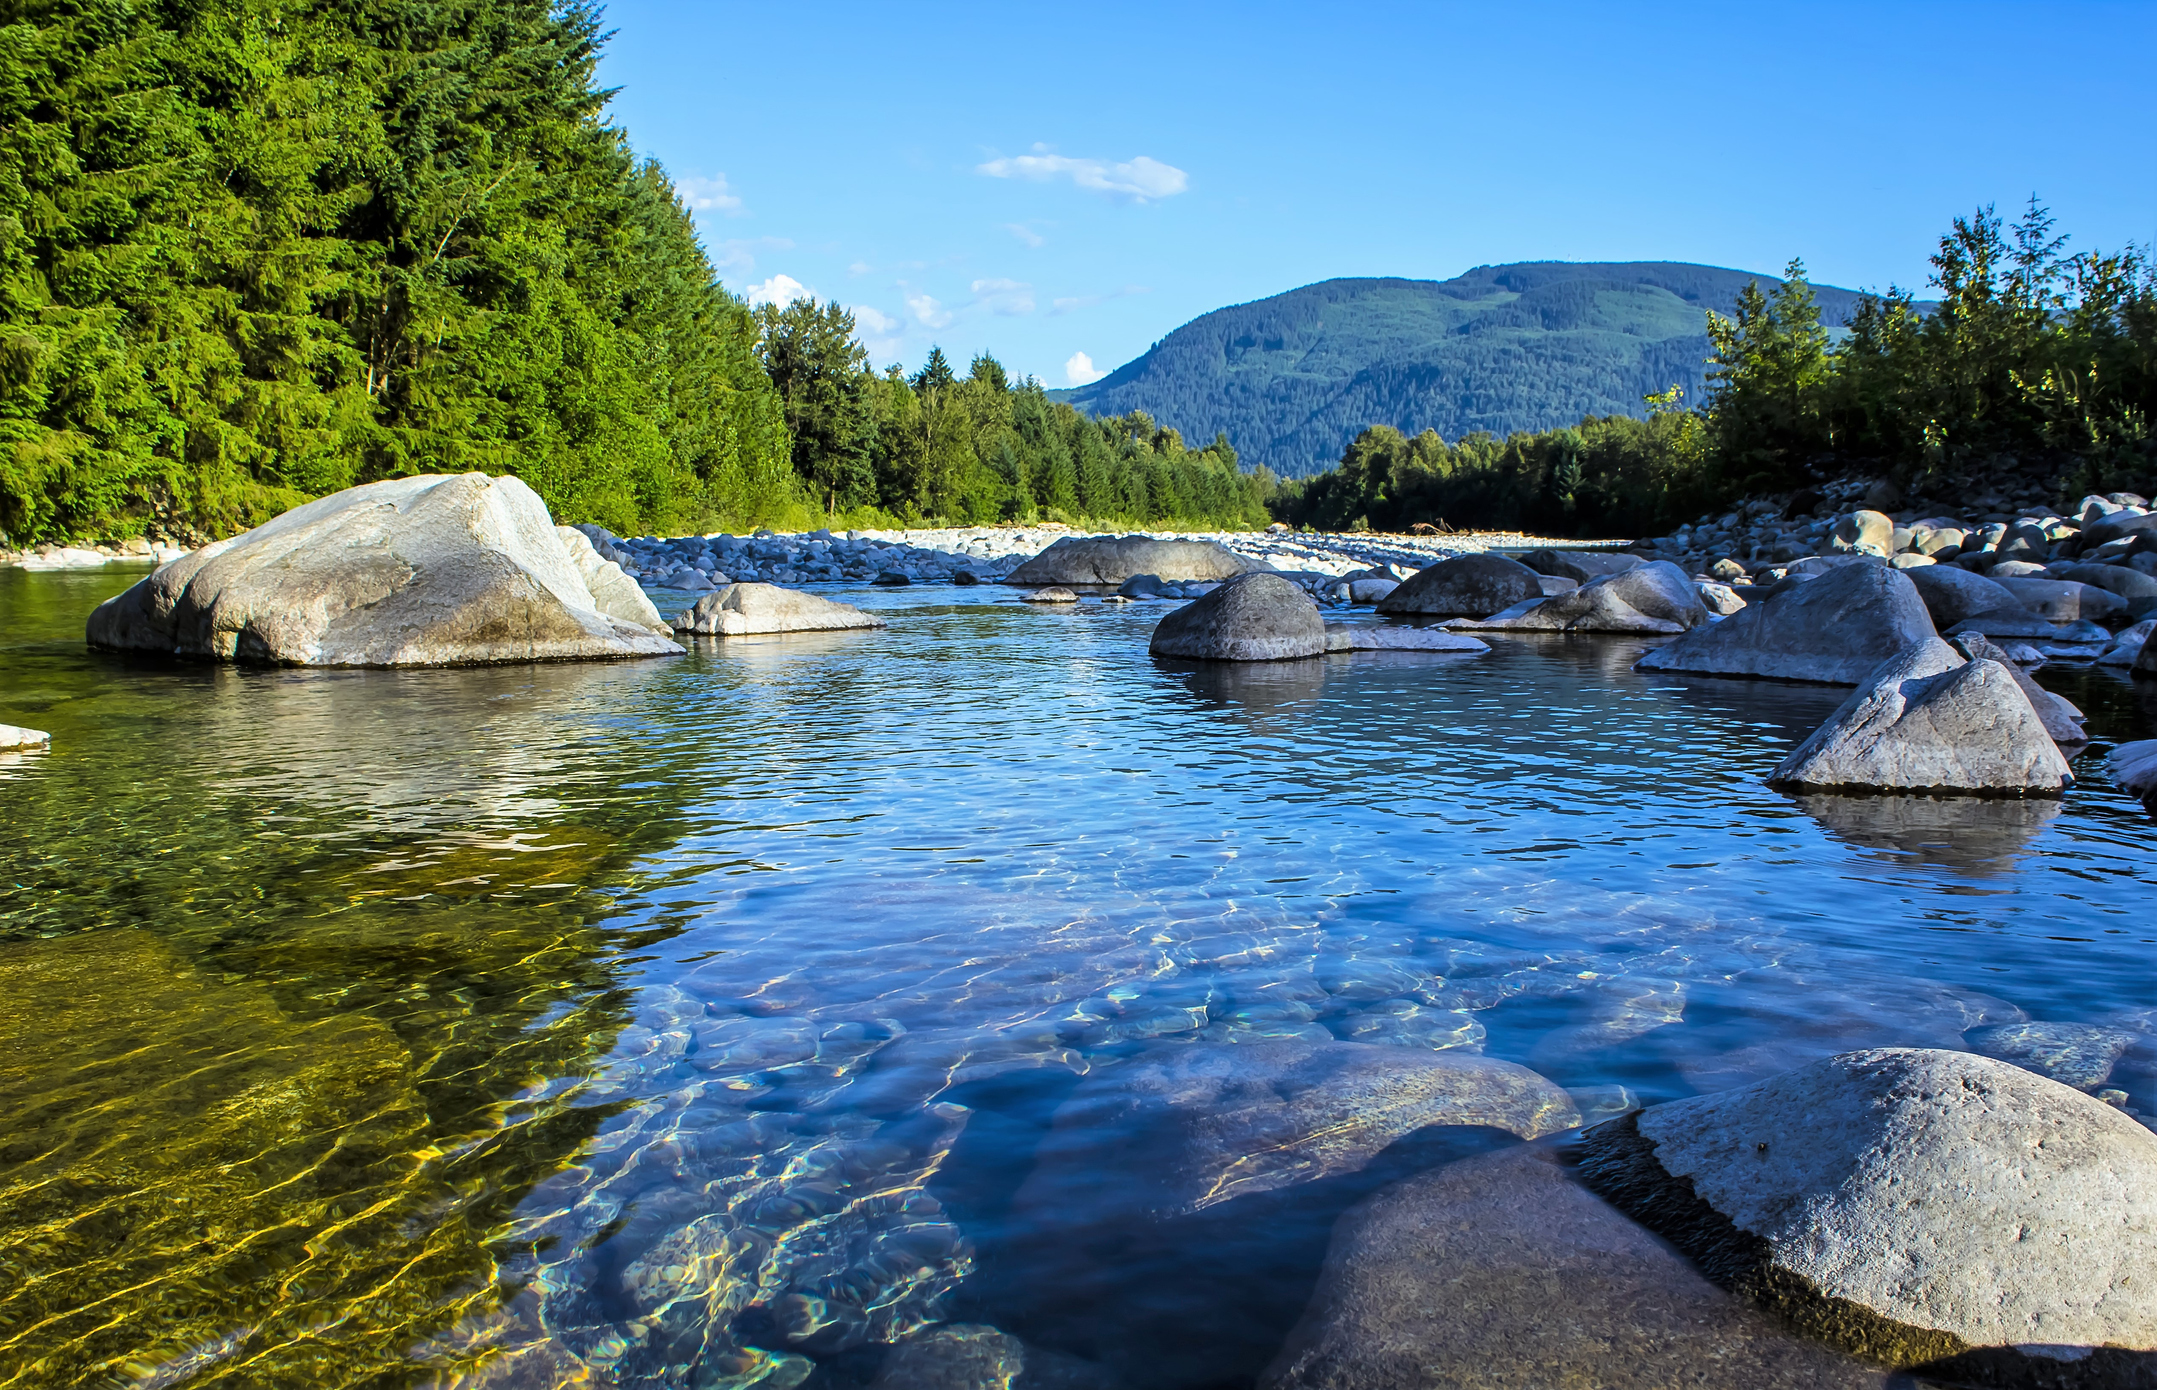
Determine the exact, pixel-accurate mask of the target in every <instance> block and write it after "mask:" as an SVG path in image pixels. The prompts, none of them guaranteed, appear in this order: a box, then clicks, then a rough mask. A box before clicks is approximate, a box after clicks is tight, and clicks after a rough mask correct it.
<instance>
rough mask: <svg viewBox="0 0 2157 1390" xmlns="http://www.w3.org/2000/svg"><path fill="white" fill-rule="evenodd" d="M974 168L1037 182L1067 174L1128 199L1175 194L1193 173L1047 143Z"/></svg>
mask: <svg viewBox="0 0 2157 1390" xmlns="http://www.w3.org/2000/svg"><path fill="white" fill-rule="evenodd" d="M974 172H976V173H979V174H987V175H988V176H989V177H990V178H992V179H1027V180H1030V181H1032V182H1034V183H1048V182H1050V181H1052V180H1055V179H1066V178H1067V179H1069V180H1071V182H1072V183H1074V184H1076V185H1077V186H1078V187H1080V188H1083V189H1085V190H1086V191H1087V192H1089V193H1099V194H1101V195H1102V196H1103V197H1107V198H1114V199H1116V200H1117V201H1119V202H1127V203H1150V202H1153V201H1154V200H1156V199H1159V198H1172V197H1174V196H1175V195H1176V194H1178V193H1181V192H1183V191H1184V190H1185V189H1187V188H1189V187H1190V186H1191V176H1190V175H1189V174H1186V173H1185V172H1184V171H1183V170H1181V169H1178V168H1177V167H1176V166H1175V165H1173V164H1163V163H1162V162H1161V161H1159V160H1158V159H1149V158H1147V157H1146V156H1145V155H1139V156H1138V157H1137V158H1135V159H1128V160H1124V161H1122V162H1120V163H1115V164H1111V163H1109V162H1108V161H1107V160H1105V159H1073V158H1072V157H1071V156H1069V155H1062V154H1055V153H1052V152H1051V151H1050V149H1049V147H1048V146H1047V145H1036V146H1034V152H1033V153H1032V154H1022V155H1017V156H1012V157H1004V158H998V159H992V160H989V161H988V162H987V163H985V164H977V165H975V166H974Z"/></svg>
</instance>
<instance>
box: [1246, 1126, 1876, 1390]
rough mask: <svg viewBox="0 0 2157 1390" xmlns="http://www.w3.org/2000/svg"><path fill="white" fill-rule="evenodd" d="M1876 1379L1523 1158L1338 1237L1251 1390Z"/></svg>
mask: <svg viewBox="0 0 2157 1390" xmlns="http://www.w3.org/2000/svg"><path fill="white" fill-rule="evenodd" d="M1888 1383H1889V1377H1888V1374H1887V1373H1886V1372H1885V1371H1882V1370H1881V1369H1879V1368H1877V1367H1874V1366H1870V1365H1868V1364H1866V1363H1865V1362H1863V1361H1860V1360H1857V1359H1856V1358H1854V1357H1851V1356H1848V1355H1845V1354H1842V1353H1840V1352H1837V1351H1835V1350H1833V1349H1831V1348H1829V1347H1825V1346H1822V1345H1820V1344H1818V1343H1816V1342H1813V1341H1811V1340H1808V1339H1806V1338H1804V1337H1801V1336H1798V1335H1795V1334H1793V1333H1792V1332H1791V1331H1789V1330H1788V1329H1787V1328H1785V1327H1783V1326H1782V1325H1781V1324H1780V1323H1779V1322H1778V1321H1777V1320H1776V1319H1775V1318H1774V1317H1772V1316H1770V1315H1769V1314H1767V1313H1764V1312H1761V1311H1759V1310H1757V1309H1755V1308H1752V1307H1750V1306H1749V1305H1747V1304H1746V1303H1745V1302H1744V1301H1742V1300H1741V1299H1739V1298H1737V1297H1735V1296H1733V1295H1732V1294H1731V1293H1729V1292H1728V1291H1727V1290H1724V1289H1721V1288H1718V1287H1717V1286H1716V1285H1715V1284H1714V1283H1712V1282H1710V1281H1709V1280H1708V1279H1707V1278H1705V1277H1704V1276H1703V1275H1702V1274H1701V1273H1700V1272H1699V1271H1698V1270H1696V1269H1694V1268H1693V1267H1692V1266H1691V1265H1690V1264H1688V1263H1687V1262H1686V1261H1685V1259H1684V1258H1683V1257H1681V1256H1680V1255H1679V1254H1678V1253H1677V1252H1676V1251H1674V1250H1673V1249H1671V1247H1670V1246H1668V1245H1666V1244H1664V1243H1663V1242H1662V1241H1660V1240H1658V1239H1656V1238H1655V1237H1654V1236H1653V1235H1651V1234H1649V1233H1648V1232H1647V1231H1645V1230H1643V1229H1642V1228H1641V1227H1640V1226H1638V1225H1636V1224H1635V1223H1634V1222H1632V1221H1630V1220H1628V1219H1627V1218H1626V1217H1625V1216H1624V1215H1623V1214H1621V1213H1620V1212H1618V1211H1616V1210H1614V1209H1613V1208H1612V1207H1611V1206H1610V1205H1609V1204H1608V1203H1606V1202H1604V1201H1603V1200H1602V1199H1601V1198H1599V1197H1597V1196H1596V1195H1595V1194H1594V1193H1592V1192H1589V1191H1588V1190H1587V1189H1586V1188H1584V1187H1583V1186H1582V1185H1581V1184H1580V1183H1579V1182H1578V1181H1576V1180H1575V1179H1574V1178H1573V1176H1572V1175H1571V1174H1570V1173H1568V1172H1567V1170H1566V1168H1565V1166H1564V1164H1563V1163H1562V1162H1561V1161H1560V1160H1559V1158H1558V1156H1557V1155H1555V1154H1553V1153H1551V1152H1550V1151H1549V1150H1547V1149H1545V1148H1543V1147H1542V1146H1533V1147H1531V1146H1527V1145H1522V1146H1519V1147H1516V1148H1511V1149H1506V1150H1502V1151H1500V1152H1498V1153H1494V1154H1487V1155H1484V1156H1482V1157H1479V1158H1472V1159H1469V1160H1466V1161H1465V1162H1460V1163H1454V1164H1451V1165H1449V1166H1447V1167H1444V1168H1439V1169H1436V1170H1434V1171H1431V1172H1427V1173H1423V1174H1420V1175H1418V1176H1416V1177H1413V1178H1409V1179H1408V1180H1406V1181H1404V1182H1400V1183H1396V1184H1394V1185H1393V1186H1391V1187H1389V1188H1386V1189H1385V1190H1383V1191H1381V1192H1379V1193H1377V1194H1376V1195H1375V1196H1373V1197H1371V1198H1369V1199H1368V1200H1367V1201H1365V1202H1364V1203H1363V1204H1362V1205H1361V1206H1358V1207H1356V1208H1354V1209H1352V1210H1351V1211H1349V1213H1348V1214H1347V1215H1346V1216H1344V1217H1342V1218H1341V1221H1340V1224H1339V1225H1338V1226H1336V1227H1335V1228H1334V1233H1333V1243H1332V1246H1331V1248H1330V1250H1329V1251H1328V1252H1327V1255H1326V1264H1325V1271H1324V1273H1323V1274H1321V1275H1320V1276H1319V1281H1318V1288H1317V1290H1316V1292H1315V1293H1314V1295H1313V1296H1312V1299H1311V1302H1310V1306H1309V1308H1308V1309H1307V1310H1306V1311H1305V1312H1304V1314H1303V1317H1302V1319H1301V1321H1299V1322H1298V1323H1297V1325H1296V1328H1295V1330H1294V1331H1293V1332H1291V1333H1290V1334H1289V1337H1288V1341H1287V1344H1286V1345H1285V1346H1283V1347H1282V1349H1281V1352H1280V1354H1279V1356H1277V1357H1276V1358H1275V1359H1274V1362H1273V1364H1272V1365H1271V1366H1270V1367H1268V1368H1267V1370H1266V1372H1265V1374H1264V1375H1262V1376H1261V1377H1260V1378H1259V1382H1258V1384H1259V1387H1260V1390H1438V1387H1453V1386H1460V1387H1468V1386H1474V1387H1487V1388H1488V1390H1555V1388H1556V1387H1574V1386H1578V1387H1595V1390H1668V1387H1672V1386H1680V1385H1683V1386H1714V1387H1738V1386H1743V1387H1746V1390H1801V1388H1802V1390H1844V1388H1845V1387H1877V1388H1879V1390H1884V1387H1886V1386H1887V1384H1888Z"/></svg>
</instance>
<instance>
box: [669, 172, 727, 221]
mask: <svg viewBox="0 0 2157 1390" xmlns="http://www.w3.org/2000/svg"><path fill="white" fill-rule="evenodd" d="M674 190H675V191H676V192H677V193H679V194H681V195H682V202H683V204H684V205H686V206H687V207H688V209H689V210H690V211H691V212H719V213H725V214H726V215H727V216H728V217H739V216H741V215H742V212H743V208H742V205H741V196H740V195H739V194H737V193H735V192H734V190H733V189H731V188H729V187H727V182H726V175H725V174H716V175H714V176H712V177H711V178H708V179H701V178H689V179H677V180H675V182H674Z"/></svg>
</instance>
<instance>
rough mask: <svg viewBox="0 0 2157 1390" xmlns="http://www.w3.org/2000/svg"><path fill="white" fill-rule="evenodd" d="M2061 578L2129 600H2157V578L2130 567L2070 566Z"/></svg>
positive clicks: (2063, 571) (2062, 572)
mask: <svg viewBox="0 0 2157 1390" xmlns="http://www.w3.org/2000/svg"><path fill="white" fill-rule="evenodd" d="M2059 577H2060V578H2062V579H2071V580H2073V581H2075V582H2076V583H2078V584H2087V585H2089V586H2091V587H2092V588H2096V589H2104V590H2106V591H2108V592H2110V593H2113V594H2117V595H2118V596H2119V597H2121V598H2123V599H2126V600H2128V601H2129V602H2130V603H2131V602H2132V601H2134V600H2135V599H2157V577H2152V576H2150V575H2147V574H2144V573H2143V572H2142V571H2140V570H2138V569H2135V568H2133V567H2132V566H2129V565H2069V566H2067V567H2066V568H2065V569H2063V570H2061V571H2060V573H2059Z"/></svg>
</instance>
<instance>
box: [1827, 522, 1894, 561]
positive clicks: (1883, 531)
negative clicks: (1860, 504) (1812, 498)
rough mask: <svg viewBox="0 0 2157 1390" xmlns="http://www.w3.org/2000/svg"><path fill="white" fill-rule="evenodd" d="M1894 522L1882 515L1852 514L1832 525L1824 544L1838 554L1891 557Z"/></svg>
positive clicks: (1892, 552)
mask: <svg viewBox="0 0 2157 1390" xmlns="http://www.w3.org/2000/svg"><path fill="white" fill-rule="evenodd" d="M1894 538H1895V519H1894V518H1893V517H1891V516H1888V515H1887V514H1885V513H1884V512H1872V511H1862V512H1852V513H1850V514H1849V515H1848V516H1845V517H1842V518H1840V519H1839V520H1837V521H1836V523H1835V529H1834V531H1833V533H1832V534H1831V535H1830V537H1829V540H1828V544H1829V545H1830V546H1831V547H1833V548H1834V549H1835V550H1836V551H1838V552H1843V553H1849V554H1857V555H1877V556H1879V557H1881V558H1882V559H1885V558H1887V557H1888V556H1890V555H1893V554H1894V553H1895V539H1894Z"/></svg>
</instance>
